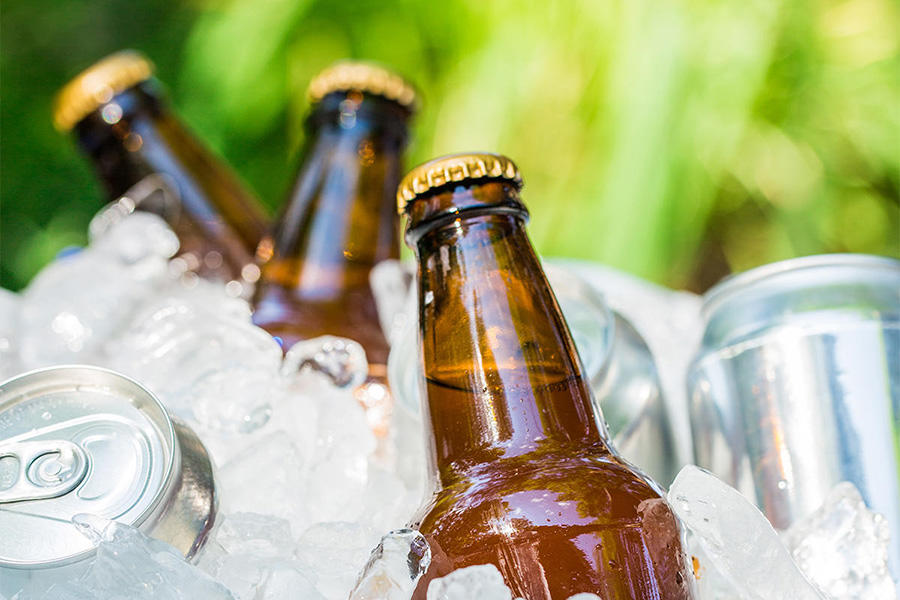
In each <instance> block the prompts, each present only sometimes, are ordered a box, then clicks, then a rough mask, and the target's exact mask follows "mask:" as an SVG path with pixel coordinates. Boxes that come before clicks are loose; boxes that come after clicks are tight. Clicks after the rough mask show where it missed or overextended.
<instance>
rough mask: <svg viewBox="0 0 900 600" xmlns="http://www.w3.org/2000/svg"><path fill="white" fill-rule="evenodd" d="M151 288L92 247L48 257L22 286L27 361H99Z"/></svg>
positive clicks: (20, 331) (20, 334) (24, 357)
mask: <svg viewBox="0 0 900 600" xmlns="http://www.w3.org/2000/svg"><path fill="white" fill-rule="evenodd" d="M151 290H152V283H151V282H148V281H147V280H137V279H134V278H132V277H131V274H130V273H129V272H128V270H127V269H126V268H124V267H123V266H122V265H121V264H119V263H118V262H116V261H115V260H112V259H110V258H108V257H105V256H103V255H100V254H98V253H97V252H94V251H91V250H84V251H82V252H79V253H78V254H75V255H72V256H68V257H65V258H62V259H58V260H56V261H54V262H52V263H50V264H49V265H48V266H47V267H45V268H44V269H43V270H42V271H41V272H40V273H38V275H37V276H36V277H35V278H34V279H33V280H32V281H31V283H30V284H29V285H28V287H27V288H26V289H25V291H24V292H23V296H22V308H21V313H20V314H21V321H20V324H19V329H18V338H19V342H20V348H21V350H20V352H21V359H22V362H23V363H24V366H25V367H26V368H36V367H41V366H47V365H51V364H59V363H78V362H82V363H83V362H96V361H97V357H96V355H97V353H98V352H99V350H100V348H101V345H102V344H103V342H104V341H105V340H106V339H107V338H109V337H110V336H111V335H112V334H113V333H115V332H117V331H118V330H120V329H121V327H122V326H123V324H124V323H125V322H126V319H127V318H128V317H129V315H130V314H131V312H132V311H133V310H134V309H135V307H136V306H137V305H138V303H139V302H140V301H141V300H142V299H143V298H144V297H146V296H147V295H148V294H150V293H151Z"/></svg>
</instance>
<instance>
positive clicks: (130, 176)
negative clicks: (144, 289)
mask: <svg viewBox="0 0 900 600" xmlns="http://www.w3.org/2000/svg"><path fill="white" fill-rule="evenodd" d="M152 71H153V68H152V65H151V64H150V62H149V61H148V60H147V59H146V58H144V57H143V56H141V55H140V54H138V53H136V52H133V51H123V52H119V53H116V54H113V55H111V56H109V57H107V58H105V59H103V60H101V61H100V62H98V63H96V64H95V65H93V66H92V67H90V68H89V69H87V70H86V71H84V72H83V73H81V74H80V75H78V76H77V77H76V78H74V79H73V80H72V81H71V82H69V83H68V84H67V85H66V86H65V87H64V88H63V89H62V90H60V93H59V95H58V96H57V99H56V105H55V110H54V121H55V124H56V126H57V128H59V129H60V130H64V131H68V130H73V131H74V134H75V137H76V139H77V141H78V145H79V147H80V148H81V150H82V151H83V152H84V153H85V155H87V156H88V157H89V158H90V159H91V162H92V164H93V166H94V168H95V170H96V172H97V175H98V176H99V178H100V180H101V181H102V183H103V185H104V188H105V189H106V194H107V197H108V198H109V199H110V200H116V199H119V198H120V197H122V196H127V197H128V198H129V199H130V201H133V202H134V203H135V204H136V206H135V208H137V209H139V210H147V211H151V212H155V213H157V214H159V215H160V216H161V217H163V218H164V219H165V220H166V221H167V222H168V223H169V225H170V226H171V227H172V228H173V230H174V231H175V233H176V234H177V235H178V238H179V240H180V242H181V257H182V258H183V259H184V261H185V266H186V267H187V268H189V269H191V270H196V271H197V272H199V273H200V274H201V275H203V276H206V277H210V278H214V279H220V280H226V281H227V280H233V279H241V277H242V276H243V278H244V279H246V280H247V281H249V282H250V283H252V281H253V280H255V279H256V277H257V276H258V270H257V268H256V266H255V265H254V264H253V253H254V251H255V249H256V246H257V244H258V243H259V241H260V239H261V238H262V236H263V234H264V233H265V230H266V227H267V225H266V221H265V218H264V216H263V214H262V211H261V209H260V205H259V203H258V201H257V200H256V199H255V198H254V197H253V195H252V194H250V193H249V192H248V191H247V190H246V189H245V188H244V187H243V186H242V185H241V183H240V182H239V181H238V179H237V177H236V176H235V175H234V174H233V173H232V172H231V170H230V169H229V168H228V167H226V166H225V164H224V163H223V162H222V161H221V160H220V159H218V158H217V157H215V156H214V155H213V154H212V153H211V152H210V151H209V150H208V149H206V148H205V147H204V146H203V145H202V144H201V143H200V141H199V140H198V139H197V138H196V137H195V136H193V135H192V134H191V133H190V132H188V130H187V129H186V128H185V126H184V125H183V124H182V123H181V122H180V121H179V120H178V119H177V117H175V115H174V114H172V112H171V110H170V108H169V107H168V105H167V103H166V102H165V101H164V99H163V96H162V94H161V92H160V90H159V85H158V83H157V82H156V81H155V80H154V79H153V78H152Z"/></svg>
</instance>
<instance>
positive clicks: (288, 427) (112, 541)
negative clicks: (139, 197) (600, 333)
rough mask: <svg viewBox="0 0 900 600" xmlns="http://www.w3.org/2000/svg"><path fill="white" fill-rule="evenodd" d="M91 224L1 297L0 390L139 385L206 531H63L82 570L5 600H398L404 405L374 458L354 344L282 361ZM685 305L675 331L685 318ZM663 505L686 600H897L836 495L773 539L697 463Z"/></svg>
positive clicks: (872, 549)
mask: <svg viewBox="0 0 900 600" xmlns="http://www.w3.org/2000/svg"><path fill="white" fill-rule="evenodd" d="M98 219H103V217H102V215H101V217H98ZM95 225H96V226H92V238H91V244H90V246H89V247H88V248H85V249H84V250H82V251H80V252H77V253H74V254H71V255H69V256H66V257H63V258H60V259H58V260H57V261H55V262H54V263H52V264H51V265H49V266H48V267H46V268H45V269H44V270H43V271H42V272H41V273H40V274H39V275H38V276H37V277H36V278H35V280H34V281H33V282H32V283H31V284H30V285H29V286H28V288H26V289H25V290H24V292H23V293H22V294H14V293H11V292H8V291H6V290H0V377H6V376H10V375H13V374H16V373H18V372H21V371H24V370H28V369H31V368H36V367H41V366H46V365H50V364H58V363H87V364H98V365H101V366H108V367H110V368H113V369H116V370H118V371H121V372H123V373H125V374H127V375H130V376H132V377H134V378H135V379H137V380H138V381H140V382H142V383H143V384H144V385H146V386H147V387H148V388H149V389H151V390H152V391H153V392H154V393H156V394H157V396H159V398H160V399H161V400H162V401H163V402H164V403H165V404H166V405H167V407H168V408H169V410H170V411H171V412H173V413H174V414H176V415H178V416H179V417H181V418H182V419H184V420H185V421H187V422H188V424H189V425H190V426H191V427H192V428H194V429H195V431H197V433H198V435H199V436H200V437H201V439H202V440H203V441H204V443H205V444H206V445H207V447H208V449H209V451H210V454H211V456H212V458H213V461H214V462H215V464H216V466H217V484H218V486H219V491H220V498H221V507H220V514H219V516H218V524H217V526H216V529H215V532H214V534H213V537H212V539H211V540H210V541H209V542H208V544H207V547H206V549H205V551H204V552H203V553H202V554H201V556H200V557H199V561H198V563H197V565H196V566H193V565H190V564H188V563H187V562H185V561H184V560H183V559H182V558H181V557H180V555H178V553H177V552H176V551H175V550H174V549H173V548H171V547H170V546H168V545H167V544H165V543H163V542H159V541H157V540H151V539H148V538H147V537H145V536H144V535H143V534H142V533H141V532H139V531H137V530H136V529H133V528H131V527H128V526H125V525H120V524H115V523H109V522H105V521H103V520H97V519H96V518H93V519H92V518H90V517H87V516H82V517H79V518H78V523H77V526H78V527H79V529H80V530H81V531H82V532H83V533H85V535H88V536H89V537H91V538H92V539H94V541H95V543H96V544H97V545H98V553H97V557H96V559H94V560H93V561H91V562H89V563H88V564H86V565H85V569H86V570H82V572H80V574H79V575H78V576H77V577H71V578H69V579H68V580H66V581H62V582H57V583H55V585H53V587H51V588H50V589H49V590H48V589H44V590H43V591H42V592H40V593H34V592H33V591H32V592H29V593H21V594H18V595H16V596H15V600H27V598H38V599H40V600H54V599H61V600H76V599H77V600H81V599H83V598H108V599H110V600H111V599H114V598H135V599H149V598H169V599H173V600H178V599H182V598H184V599H188V598H190V599H192V600H193V599H195V598H210V599H219V598H221V599H230V598H234V599H235V600H251V599H253V600H276V599H279V598H293V597H298V598H305V599H309V600H346V599H347V598H348V597H350V598H351V600H370V599H374V598H384V599H386V600H407V599H408V598H409V597H410V595H411V593H412V590H413V589H414V588H415V586H416V584H417V582H418V581H419V578H420V577H421V575H422V574H423V573H424V571H425V570H426V569H427V567H428V564H429V562H430V549H429V548H428V544H427V542H426V541H425V539H424V537H423V536H422V535H421V534H419V533H418V532H416V531H412V530H405V529H397V527H402V526H403V524H404V523H406V522H407V520H408V519H409V517H410V515H411V514H412V512H413V511H414V509H415V508H416V507H417V505H418V503H419V501H420V499H421V498H422V496H423V491H424V486H425V477H424V473H425V465H424V456H425V449H424V444H423V440H422V439H421V437H422V436H421V434H420V432H419V431H418V428H417V427H416V426H415V420H414V419H413V420H411V417H410V415H409V414H408V411H395V412H394V414H393V415H392V416H391V418H392V419H393V422H394V427H393V433H392V436H391V437H390V438H389V440H388V445H389V450H390V451H388V452H381V451H380V449H379V441H378V440H377V439H376V436H375V435H374V434H373V432H372V428H371V426H370V423H369V422H368V421H367V415H366V411H365V409H364V408H363V405H365V402H362V403H361V402H360V398H358V397H357V396H356V395H354V388H355V387H356V386H357V385H358V384H359V383H360V382H362V381H363V380H365V378H366V362H365V355H364V353H362V349H361V348H360V347H359V345H358V344H356V343H355V342H352V341H349V340H342V339H340V338H333V337H327V338H323V339H319V340H313V341H309V342H305V343H303V344H302V345H298V346H296V347H295V348H293V349H290V350H289V351H288V353H287V357H285V358H282V350H281V348H280V346H279V344H278V342H277V341H275V340H274V339H273V338H272V337H271V336H270V335H268V334H267V333H266V332H264V331H263V330H261V329H259V328H257V327H255V326H254V325H252V323H251V321H250V310H249V307H248V305H247V303H246V302H245V301H244V300H241V299H238V298H235V297H234V295H233V294H231V293H229V292H228V290H227V289H226V288H225V286H223V285H217V284H212V283H208V282H204V281H201V280H198V279H197V278H196V277H195V276H193V277H192V276H191V274H190V273H186V274H185V273H183V272H182V271H183V270H179V269H173V268H171V267H172V265H171V263H170V262H169V258H170V257H171V256H173V255H174V254H175V253H176V252H177V240H175V238H174V235H173V234H172V232H171V231H170V230H169V229H168V228H167V227H166V226H165V224H164V223H163V222H162V221H161V220H160V219H158V218H157V217H155V216H153V215H149V214H145V213H136V214H133V215H130V216H128V217H127V218H122V219H114V220H112V221H109V222H107V221H104V222H103V223H98V224H95ZM101 225H102V226H101ZM378 273H381V274H382V275H383V277H381V279H380V281H376V282H375V285H376V288H378V289H380V290H381V294H380V295H381V296H384V295H385V294H388V295H392V297H393V299H394V302H393V304H392V305H391V304H390V303H388V304H387V305H385V306H382V305H379V308H380V309H382V312H381V315H380V317H381V319H382V321H383V323H384V325H385V328H386V330H389V331H392V332H394V333H396V332H397V331H398V330H402V329H403V328H404V327H407V326H408V325H407V324H406V323H404V318H405V317H404V314H405V313H406V312H408V311H406V310H405V309H404V305H405V304H406V303H408V302H409V299H408V298H402V297H401V295H402V293H405V290H406V289H407V287H408V283H409V272H408V271H407V270H405V269H404V268H403V267H402V266H401V265H399V264H390V265H386V266H384V267H382V268H380V269H379V270H377V271H376V275H377V274H378ZM613 300H615V298H613ZM656 304H658V303H654V306H656ZM687 304H689V302H688V300H687V299H685V305H687ZM632 305H633V304H632ZM651 308H653V307H651ZM687 308H688V309H689V310H688V309H686V310H683V311H681V314H682V315H688V316H687V317H685V318H686V319H688V320H690V319H691V318H692V317H691V316H690V315H691V314H692V311H693V310H694V308H695V307H694V306H693V305H691V306H690V307H687ZM655 312H656V311H655V309H654V310H648V311H647V314H648V315H653V314H655ZM629 317H631V318H633V320H635V322H637V323H638V324H640V321H641V318H634V317H633V316H632V315H629ZM682 320H684V319H682ZM689 325H690V323H682V324H681V325H680V327H681V328H682V329H685V330H687V329H688V328H689ZM671 333H672V332H670V334H671ZM391 337H392V338H394V339H397V338H398V337H401V336H398V335H392V336H391ZM674 337H675V336H673V339H674ZM648 339H650V341H651V346H653V345H654V344H653V336H651V337H650V338H648ZM657 345H658V344H657ZM655 350H658V348H655ZM676 354H677V353H676ZM663 363H664V364H665V359H663ZM668 370H669V371H671V372H673V373H674V372H676V371H677V368H675V367H671V368H669V369H668ZM663 371H664V373H663V374H664V376H665V375H666V368H665V366H664V368H663ZM411 425H412V426H411ZM669 499H670V502H671V503H672V505H673V508H674V509H675V511H676V512H677V513H678V515H679V517H681V519H682V520H683V522H684V523H685V524H686V527H687V529H688V530H689V537H690V544H691V545H690V551H691V553H692V554H694V555H695V558H696V559H697V561H698V567H699V568H698V571H699V580H698V584H699V586H700V590H701V592H702V593H701V596H700V598H701V599H702V600H726V599H727V600H731V599H740V600H751V599H756V598H766V599H767V600H777V599H778V598H785V599H788V598H789V599H790V600H802V599H804V598H809V599H811V600H813V599H816V598H823V597H824V598H829V599H830V600H845V599H849V598H857V597H865V598H872V599H873V600H881V599H882V598H884V599H885V600H886V599H887V598H893V597H896V589H895V588H894V584H893V582H892V581H891V579H890V575H889V574H888V572H887V566H886V548H887V544H888V543H889V542H888V539H887V530H886V528H885V526H884V520H883V518H882V517H880V516H879V515H876V514H874V513H871V512H869V511H868V510H867V509H866V507H865V505H864V504H863V502H862V500H861V498H860V497H859V494H858V492H856V491H855V489H853V488H852V486H850V487H849V488H848V487H846V486H844V487H839V488H838V489H836V491H835V492H834V493H833V494H832V496H831V497H830V498H829V500H828V501H827V502H826V503H825V505H824V506H823V507H822V508H821V509H820V510H819V511H818V512H816V513H815V514H813V515H811V516H810V517H809V518H808V519H806V520H805V521H803V522H801V523H799V524H797V525H796V526H795V528H794V529H792V530H791V531H790V532H788V533H787V534H786V535H785V536H784V538H783V539H782V538H779V536H778V535H777V534H776V533H775V532H774V531H773V530H772V529H771V527H770V526H769V525H768V522H767V521H765V519H764V517H762V515H761V514H760V513H759V512H758V511H757V510H756V509H755V508H754V507H753V506H752V505H751V504H750V503H749V502H747V501H746V500H745V499H743V497H741V496H740V494H738V493H737V492H736V491H735V490H733V489H731V488H729V487H728V486H725V485H724V484H722V483H721V482H719V481H718V480H716V479H715V478H714V477H712V476H711V475H708V474H706V473H705V472H703V471H701V470H699V469H696V468H692V467H687V468H686V469H685V470H684V471H683V472H682V473H681V474H680V475H679V477H678V479H677V480H676V481H675V483H674V484H673V486H672V490H671V492H670V494H669ZM390 530H394V531H392V532H391V533H389V534H388V535H385V536H383V537H382V534H383V532H385V531H390ZM379 538H380V542H379ZM785 544H786V545H785ZM372 548H375V550H374V551H373V550H372ZM367 561H368V562H367ZM798 567H799V568H798ZM47 585H48V586H49V583H48V584H47ZM814 586H818V588H819V590H818V591H817V589H816V587H814ZM29 589H31V588H29ZM892 594H893V595H892ZM427 596H428V599H429V600H455V599H457V598H460V599H462V598H466V599H469V598H475V597H478V598H484V599H491V598H494V599H497V600H501V599H502V600H511V599H512V595H511V593H510V591H509V589H508V588H507V587H506V586H505V585H504V583H503V580H502V577H500V574H499V572H498V571H497V570H496V568H494V567H492V566H490V565H481V566H475V567H469V568H466V569H460V570H458V571H455V572H453V573H451V574H449V575H448V576H446V577H444V578H439V579H435V580H434V581H432V582H431V583H430V585H429V588H428V590H427ZM596 599H597V596H595V595H593V594H589V593H583V594H577V595H575V596H573V597H572V600H596Z"/></svg>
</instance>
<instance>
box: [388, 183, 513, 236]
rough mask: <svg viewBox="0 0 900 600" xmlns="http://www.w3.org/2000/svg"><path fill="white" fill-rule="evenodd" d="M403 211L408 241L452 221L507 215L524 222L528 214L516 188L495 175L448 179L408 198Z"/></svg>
mask: <svg viewBox="0 0 900 600" xmlns="http://www.w3.org/2000/svg"><path fill="white" fill-rule="evenodd" d="M481 192H486V193H481ZM405 213H406V215H407V216H408V217H409V219H408V221H407V227H406V235H407V241H408V242H409V243H410V244H413V243H415V242H416V241H417V240H418V239H420V238H421V237H422V236H424V235H426V234H427V233H429V232H431V231H434V230H435V229H439V228H442V227H445V226H447V225H448V224H451V223H453V222H461V221H463V220H466V221H468V220H471V219H477V218H479V217H484V216H498V215H509V216H512V217H515V218H518V219H520V220H522V221H523V222H524V223H527V222H528V218H529V213H528V209H527V208H526V207H525V205H524V204H523V203H522V202H521V200H519V196H518V189H517V188H516V187H515V186H514V185H511V184H510V182H509V181H507V180H505V179H499V178H482V179H475V180H468V181H466V182H464V183H456V182H452V183H448V184H445V185H442V186H440V187H436V188H434V189H432V190H429V191H428V193H427V194H423V195H420V196H418V197H416V199H415V200H414V201H412V202H409V203H408V204H407V207H406V210H405Z"/></svg>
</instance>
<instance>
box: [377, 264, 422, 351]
mask: <svg viewBox="0 0 900 600" xmlns="http://www.w3.org/2000/svg"><path fill="white" fill-rule="evenodd" d="M415 269H416V264H415V263H414V262H402V261H399V260H393V259H389V260H383V261H381V262H380V263H378V264H377V265H375V267H374V268H373V269H372V271H371V272H370V273H369V283H370V284H371V286H372V293H373V294H374V295H375V304H376V306H377V307H378V321H379V322H380V323H381V330H382V331H384V332H385V337H386V338H387V339H388V340H389V341H392V340H393V339H394V337H395V336H396V335H397V334H398V333H399V332H400V330H401V329H402V328H403V326H404V323H405V322H406V320H407V319H408V315H407V312H406V310H404V307H405V304H406V302H407V301H408V298H409V296H410V295H415V288H414V287H413V285H412V284H413V283H414V278H415Z"/></svg>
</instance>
